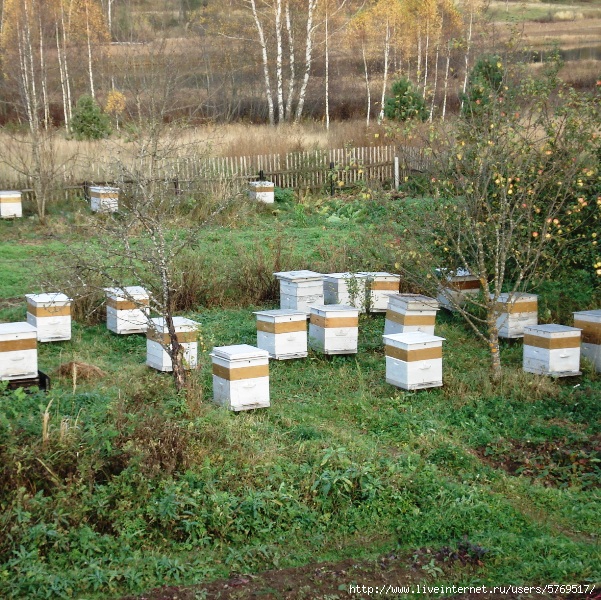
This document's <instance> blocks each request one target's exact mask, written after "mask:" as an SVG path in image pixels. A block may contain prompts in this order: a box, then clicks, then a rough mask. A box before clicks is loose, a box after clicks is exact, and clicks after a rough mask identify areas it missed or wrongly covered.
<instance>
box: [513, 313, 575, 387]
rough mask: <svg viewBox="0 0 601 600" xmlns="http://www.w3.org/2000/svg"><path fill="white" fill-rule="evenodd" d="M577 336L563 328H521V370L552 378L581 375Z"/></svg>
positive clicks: (571, 329)
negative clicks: (522, 348)
mask: <svg viewBox="0 0 601 600" xmlns="http://www.w3.org/2000/svg"><path fill="white" fill-rule="evenodd" d="M580 333H581V332H580V329H576V328H575V327H567V326H566V325H554V324H552V325H529V326H526V327H524V360H523V368H524V371H527V372H528V373H537V374H539V375H553V376H554V377H569V376H571V375H580V341H581V335H580Z"/></svg>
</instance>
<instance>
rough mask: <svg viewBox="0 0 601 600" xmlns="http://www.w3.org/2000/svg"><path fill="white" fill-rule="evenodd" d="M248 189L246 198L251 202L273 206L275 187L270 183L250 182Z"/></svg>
mask: <svg viewBox="0 0 601 600" xmlns="http://www.w3.org/2000/svg"><path fill="white" fill-rule="evenodd" d="M248 185H249V189H248V197H249V198H250V199H251V200H257V201H258V202H264V203H265V204H273V203H274V201H275V186H274V184H273V183H272V182H271V181H251V182H250V183H249V184H248Z"/></svg>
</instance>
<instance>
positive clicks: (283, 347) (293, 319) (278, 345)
mask: <svg viewBox="0 0 601 600" xmlns="http://www.w3.org/2000/svg"><path fill="white" fill-rule="evenodd" d="M254 314H255V315H256V316H257V346H258V347H259V348H260V349H261V350H267V352H268V353H269V357H270V358H274V359H276V360H287V359H289V358H304V357H306V356H307V315H306V314H305V313H304V312H300V311H297V310H286V309H281V310H263V311H257V312H255V313H254Z"/></svg>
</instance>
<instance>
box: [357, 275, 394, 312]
mask: <svg viewBox="0 0 601 600" xmlns="http://www.w3.org/2000/svg"><path fill="white" fill-rule="evenodd" d="M359 275H363V276H364V277H366V286H368V287H369V288H371V294H370V297H369V306H366V309H368V310H369V312H386V310H387V309H388V298H389V297H390V296H391V295H392V294H397V293H398V291H399V284H400V282H401V277H400V275H394V274H392V273H386V272H380V271H378V272H369V271H361V272H360V273H359Z"/></svg>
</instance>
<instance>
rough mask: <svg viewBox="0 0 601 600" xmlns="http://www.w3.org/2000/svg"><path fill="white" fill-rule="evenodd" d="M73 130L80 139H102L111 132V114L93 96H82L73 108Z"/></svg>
mask: <svg viewBox="0 0 601 600" xmlns="http://www.w3.org/2000/svg"><path fill="white" fill-rule="evenodd" d="M71 131H72V132H73V134H74V135H75V137H76V139H78V140H101V139H103V138H106V137H108V136H109V135H110V134H111V123H110V119H109V116H108V115H106V114H105V113H103V112H102V109H101V108H100V106H99V105H98V103H97V102H96V100H94V98H92V96H81V97H80V98H79V100H78V101H77V104H76V105H75V108H74V109H73V118H72V119H71Z"/></svg>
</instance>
